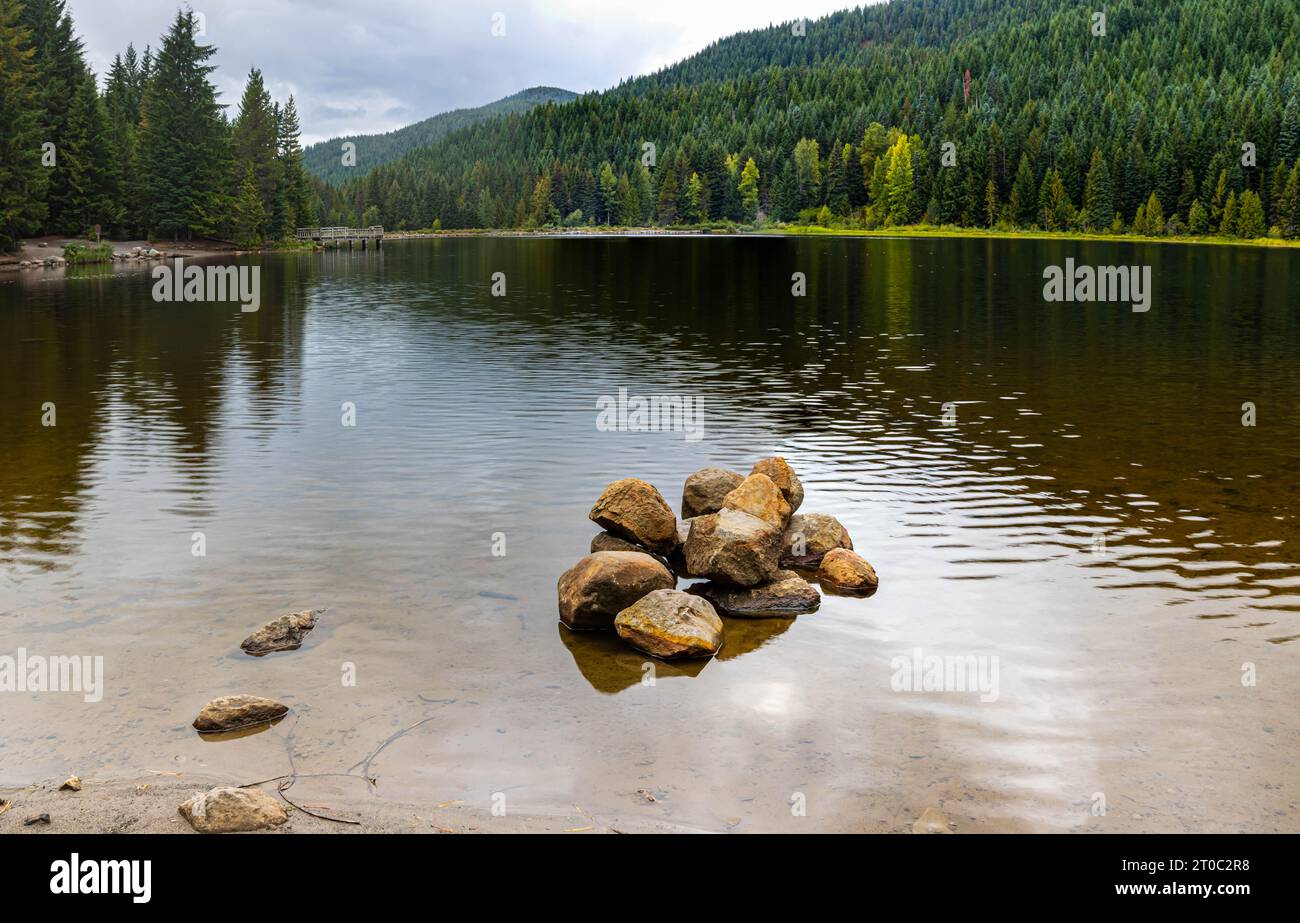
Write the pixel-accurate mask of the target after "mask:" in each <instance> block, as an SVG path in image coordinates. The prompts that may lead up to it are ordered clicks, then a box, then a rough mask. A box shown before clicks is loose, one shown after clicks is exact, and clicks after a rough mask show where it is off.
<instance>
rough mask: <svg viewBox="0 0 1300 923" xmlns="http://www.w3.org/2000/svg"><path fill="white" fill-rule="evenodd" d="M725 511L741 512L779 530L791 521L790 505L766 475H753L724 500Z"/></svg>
mask: <svg viewBox="0 0 1300 923" xmlns="http://www.w3.org/2000/svg"><path fill="white" fill-rule="evenodd" d="M722 508H723V509H725V510H740V511H741V512H742V513H748V514H749V515H751V516H757V517H758V518H759V519H761V520H763V521H764V522H766V523H769V524H770V525H772V526H775V527H776V528H778V529H784V528H785V525H786V523H788V522H789V521H790V513H791V510H790V504H789V503H787V502H786V500H785V497H784V496H783V495H782V494H781V490H780V489H779V488H778V487H777V486H776V484H774V483H773V482H772V479H771V478H770V477H768V476H767V475H766V474H751V475H750V476H749V477H747V478H745V480H743V481H741V482H740V486H739V487H737V488H736V489H735V490H733V491H732V492H731V493H729V494H727V496H726V497H724V498H723V500H722Z"/></svg>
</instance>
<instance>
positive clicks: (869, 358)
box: [0, 238, 1300, 831]
mask: <svg viewBox="0 0 1300 923" xmlns="http://www.w3.org/2000/svg"><path fill="white" fill-rule="evenodd" d="M1069 256H1073V257H1074V258H1075V259H1076V260H1077V261H1078V262H1080V263H1092V264H1119V263H1123V264H1129V263H1139V264H1148V265H1150V266H1152V267H1153V278H1154V293H1153V299H1152V306H1151V310H1150V311H1149V312H1148V313H1145V314H1142V313H1133V312H1131V311H1130V310H1128V308H1127V307H1124V306H1120V305H1079V304H1045V303H1044V302H1043V300H1042V297H1041V291H1042V270H1043V267H1044V266H1046V265H1049V264H1061V263H1063V262H1064V260H1065V258H1066V257H1069ZM249 260H250V262H253V263H255V264H259V265H260V266H261V272H262V275H261V280H262V289H263V291H262V307H261V310H260V311H258V312H257V313H242V312H241V311H240V310H239V308H238V305H227V304H220V305H218V304H157V303H155V302H153V301H152V300H151V298H150V295H149V292H150V287H151V285H152V280H151V279H150V278H149V275H148V273H147V272H143V271H139V270H126V269H119V270H116V271H114V270H89V271H81V272H73V273H70V274H69V275H68V276H67V277H66V278H65V277H63V276H61V275H56V274H55V273H53V272H49V273H46V274H43V275H42V274H32V273H28V274H25V275H23V276H11V277H9V278H5V279H3V280H0V360H2V361H0V456H2V467H0V654H13V653H14V652H15V651H16V649H18V648H19V647H23V648H25V649H27V650H28V651H29V652H31V653H38V654H46V655H55V654H59V655H63V654H84V655H102V656H103V657H104V659H105V671H106V686H105V694H104V699H103V701H102V702H99V703H95V704H87V703H84V702H83V701H82V700H81V697H79V696H77V695H74V694H54V693H46V694H31V693H23V692H6V693H0V709H2V711H0V785H26V784H28V783H31V782H34V781H40V780H45V779H49V778H53V777H55V776H57V775H58V774H60V773H63V772H66V771H68V770H69V769H70V768H76V769H77V770H78V771H79V772H80V774H81V775H82V776H83V777H92V776H93V777H99V778H106V779H131V778H136V777H140V776H143V775H146V774H148V773H150V772H160V771H166V772H181V773H195V774H202V775H205V776H212V777H220V778H229V779H230V780H231V781H233V782H244V781H252V780H254V779H260V778H265V777H269V776H273V775H276V774H277V773H280V772H284V771H286V768H285V766H286V763H285V761H286V752H287V751H288V750H291V751H292V753H293V755H294V758H295V761H296V765H297V767H298V769H299V770H300V771H304V772H306V771H317V772H331V771H339V772H342V771H346V770H348V769H349V768H351V767H354V766H355V765H356V764H357V762H358V761H359V760H362V759H364V758H365V756H366V755H367V754H369V753H371V752H372V751H374V750H375V748H376V747H378V746H379V745H380V744H381V743H383V741H384V740H385V739H387V738H389V737H390V736H391V735H393V734H395V733H396V732H398V731H400V730H402V729H403V728H408V727H410V726H411V725H414V724H415V723H416V722H419V721H421V720H422V719H425V718H430V719H431V720H429V721H427V722H425V723H424V724H422V725H420V726H419V727H418V728H416V729H415V730H413V731H411V732H410V733H408V734H406V735H405V736H401V737H399V738H397V739H395V740H394V741H393V743H391V744H390V745H389V746H388V747H386V748H385V749H384V750H383V751H382V753H381V754H380V755H379V756H377V757H376V758H375V760H374V761H373V764H372V765H371V766H370V767H369V769H368V772H369V774H370V775H372V776H374V777H375V778H376V784H374V785H367V784H366V783H364V782H358V786H356V787H355V788H354V789H348V790H347V791H346V792H343V793H338V792H336V793H334V794H332V795H331V797H332V798H351V799H352V801H351V802H350V804H349V805H348V806H349V807H350V808H351V809H353V810H356V811H364V810H365V809H366V805H367V804H368V803H373V802H374V801H375V800H376V799H380V800H390V801H393V802H401V803H412V804H425V803H428V804H432V803H445V802H451V801H460V802H462V803H464V804H466V805H471V806H481V807H482V809H483V810H484V811H486V810H487V809H488V808H490V807H491V805H492V800H491V799H492V797H493V795H494V793H505V797H506V801H507V803H508V805H509V810H510V811H511V812H517V813H520V814H561V813H572V811H573V808H574V806H575V805H577V806H580V807H581V809H582V811H583V812H584V813H589V814H590V815H591V816H592V817H593V818H596V820H597V821H599V822H600V823H605V822H607V821H606V819H607V818H620V821H619V822H620V823H629V824H630V823H632V822H633V821H635V822H638V823H642V824H660V823H661V824H664V825H667V826H672V827H681V828H688V829H707V830H729V829H730V830H901V829H905V828H906V827H908V826H910V823H911V820H912V819H914V818H915V817H916V815H917V814H918V813H919V812H920V811H921V810H922V809H923V808H925V807H926V806H928V805H942V806H943V807H944V809H945V810H946V811H947V812H948V813H949V815H950V816H951V817H952V818H953V819H954V820H956V821H957V822H958V824H959V829H961V830H1094V829H1095V830H1126V829H1137V830H1220V829H1222V830H1236V829H1248V830H1291V831H1294V830H1300V822H1298V821H1297V811H1296V804H1297V801H1298V800H1300V772H1298V767H1297V763H1298V762H1300V713H1298V712H1297V709H1296V700H1297V692H1300V680H1298V677H1300V660H1297V658H1298V657H1300V548H1298V546H1297V539H1300V535H1298V534H1297V531H1298V530H1297V519H1296V510H1295V506H1296V498H1297V486H1296V485H1297V483H1300V451H1298V449H1300V400H1298V398H1300V309H1298V308H1297V305H1300V297H1298V296H1300V253H1296V252H1294V251H1292V252H1284V251H1277V252H1272V251H1267V250H1251V249H1237V248H1227V247H1204V248H1200V247H1186V246H1141V245H1134V246H1131V245H1110V244H1099V243H1066V242H1058V241H1048V242H1004V241H996V242H987V241H966V240H959V241H937V240H919V241H905V240H867V241H863V240H849V239H816V240H786V239H777V238H770V239H769V238H712V239H711V238H670V239H635V238H634V239H576V240H575V239H449V240H440V241H409V242H397V241H393V242H390V243H389V244H388V245H386V246H385V248H384V249H383V250H382V251H381V252H380V253H374V252H370V253H361V252H355V253H349V252H347V251H341V252H326V253H316V254H294V255H282V256H281V255H277V256H265V257H261V258H249ZM495 272H504V273H505V274H506V280H507V286H508V293H507V295H506V296H505V297H492V296H491V294H490V284H491V276H492V274H493V273H495ZM794 272H803V273H805V274H806V275H807V279H808V295H807V297H805V298H795V297H792V296H791V274H792V273H794ZM620 388H627V389H628V391H629V393H631V394H633V395H657V394H677V395H683V396H691V397H695V398H699V399H702V400H703V402H704V408H705V417H704V423H705V433H704V438H703V439H701V440H699V441H690V440H687V439H685V438H683V434H681V433H673V432H663V433H634V432H603V431H600V430H598V429H597V427H596V413H597V412H596V402H597V399H598V398H600V397H601V396H603V395H616V394H617V393H618V390H619V389H620ZM46 402H53V403H54V405H55V407H56V411H57V425H56V426H53V427H49V426H42V407H43V405H44V404H46ZM344 402H352V403H354V404H355V407H356V425H355V426H353V427H345V426H343V425H341V407H342V405H343V404H344ZM1246 402H1250V403H1252V404H1253V405H1254V407H1255V413H1256V420H1257V425H1255V426H1253V427H1247V426H1243V425H1242V418H1243V412H1244V411H1243V404H1245V403H1246ZM948 403H951V404H953V405H954V406H955V413H956V421H955V424H949V423H946V422H945V420H944V415H943V409H944V405H945V404H948ZM769 454H781V455H784V456H785V457H786V458H787V459H789V460H790V461H791V462H792V463H793V465H794V466H795V467H796V469H797V470H798V472H799V474H800V475H801V477H802V478H803V482H804V485H805V487H806V489H807V498H806V500H805V502H804V506H803V510H804V511H805V512H816V511H820V512H828V513H832V514H834V515H836V516H838V517H839V518H840V519H841V520H842V521H843V522H844V523H845V525H846V526H847V527H848V528H849V530H850V532H851V533H852V535H853V538H854V542H855V545H856V547H857V548H858V550H859V551H861V552H862V553H863V554H864V555H865V556H866V557H867V558H868V559H869V560H871V561H872V563H873V564H874V565H875V567H876V569H877V570H878V571H879V573H880V575H881V589H880V591H879V592H878V593H877V594H876V595H875V596H874V597H872V598H870V599H867V600H857V599H845V598H835V597H827V598H825V599H824V601H823V604H822V607H821V609H820V611H818V612H816V613H815V614H811V615H806V616H803V617H800V618H798V619H794V620H764V621H748V622H746V621H732V620H729V621H728V622H727V626H726V642H725V646H724V648H723V650H722V653H721V655H720V656H719V657H718V658H717V659H716V660H714V661H711V662H709V663H707V664H703V665H701V664H698V663H696V664H691V665H681V664H678V665H664V664H661V665H659V666H658V668H657V671H656V673H657V681H656V682H655V683H654V685H646V684H645V683H643V677H644V675H645V674H644V672H643V663H644V662H645V658H644V657H642V656H641V655H639V654H637V653H635V652H634V651H632V650H631V649H629V648H627V647H625V646H623V645H622V644H621V642H619V641H618V640H617V638H613V637H611V636H599V635H589V634H588V635H574V634H571V633H569V632H567V631H566V630H564V629H562V628H561V627H559V626H558V624H557V621H556V606H555V581H556V579H557V578H558V576H559V575H560V573H562V572H563V571H564V570H565V569H566V568H567V567H569V566H570V565H571V564H572V563H573V562H575V561H576V560H577V559H578V558H579V557H581V556H582V555H583V554H585V553H586V552H587V549H588V544H589V542H590V539H591V537H592V535H593V534H594V533H595V531H596V530H595V527H594V526H593V525H592V524H591V523H590V522H588V520H587V518H586V514H587V510H588V509H589V508H590V506H591V503H592V501H593V500H594V499H595V497H596V496H597V495H598V494H599V493H600V491H601V489H602V488H603V487H604V485H605V484H606V483H608V482H609V481H611V480H613V479H615V478H617V477H623V476H639V477H643V478H646V479H647V480H650V481H651V482H653V483H654V484H656V485H657V486H658V487H659V488H660V489H661V491H662V492H663V493H664V495H665V496H666V497H667V498H668V499H669V502H670V503H671V504H672V505H673V506H674V507H676V506H678V504H679V500H680V496H681V486H682V481H683V480H684V479H685V477H686V475H688V474H689V473H690V472H691V471H693V470H695V469H697V468H700V467H703V466H705V465H722V466H725V467H730V468H735V469H739V470H742V471H748V469H749V466H750V465H751V464H752V462H753V461H754V460H756V459H757V458H759V457H762V456H764V455H769ZM195 533H202V534H203V540H204V541H205V542H206V555H205V556H203V557H196V556H195V555H194V554H193V553H192V548H193V545H194V541H195V538H196V536H195ZM496 533H502V534H503V535H504V537H505V547H506V554H505V555H504V556H494V555H493V553H492V550H493V540H494V538H493V537H494V534H496ZM308 607H328V608H329V612H328V613H327V615H326V616H325V618H324V620H323V622H322V623H321V627H319V628H318V629H317V630H316V632H315V633H314V634H313V635H312V637H311V639H310V640H309V642H308V643H307V644H306V645H305V646H304V647H303V648H302V649H301V650H299V651H297V652H294V653H289V654H281V655H273V656H271V657H268V658H264V659H255V658H250V657H246V656H244V655H243V654H242V653H240V651H239V649H238V644H239V641H240V640H242V639H243V638H244V637H245V636H246V635H248V634H249V633H250V632H251V631H252V630H253V629H255V628H256V627H258V626H259V625H261V624H262V623H263V622H265V621H267V620H269V619H270V618H272V617H274V616H276V615H278V614H281V613H284V612H287V611H291V610H297V609H303V608H308ZM917 649H920V651H921V655H922V656H945V655H947V656H959V657H970V656H973V657H980V658H993V657H996V658H997V664H998V678H999V684H998V689H997V697H996V700H995V701H981V696H980V695H979V693H978V692H963V691H924V690H922V691H912V692H909V691H906V690H902V691H900V690H896V689H894V688H892V687H893V685H897V683H891V680H894V679H895V678H896V673H897V665H896V663H894V662H893V661H894V660H895V658H899V657H904V658H908V659H910V658H912V657H913V656H914V655H915V652H916V651H917ZM984 662H985V663H991V662H992V661H991V660H988V661H984ZM348 670H355V675H356V683H355V685H352V686H349V685H344V683H343V681H342V676H343V674H344V673H345V672H346V671H348ZM234 692H248V693H256V694H262V695H268V696H272V697H274V698H277V699H279V700H281V701H283V702H285V703H286V704H289V705H290V706H292V707H293V709H294V713H295V717H293V718H291V719H289V720H287V721H286V722H282V723H281V724H280V725H279V726H277V727H276V728H274V729H272V730H269V731H266V732H264V733H261V734H257V735H253V736H249V737H244V738H240V739H237V740H227V741H218V742H208V741H204V740H200V739H199V738H198V737H197V736H196V735H195V734H194V732H193V731H192V729H190V727H189V723H190V721H191V720H192V719H193V717H194V715H195V713H196V712H197V710H198V708H199V707H200V706H201V705H202V704H203V703H204V702H205V701H207V700H208V699H210V698H212V697H213V696H216V695H219V694H226V693H234ZM986 698H987V697H986ZM290 734H291V735H292V737H291V738H290ZM300 784H301V787H302V789H303V791H304V795H303V797H304V798H308V799H309V798H310V796H309V795H308V794H307V789H308V788H309V783H308V782H307V781H303V782H302V783H300ZM343 788H344V789H346V788H347V786H346V785H345V786H343ZM638 790H646V791H651V792H654V793H655V795H656V800H655V802H653V803H650V802H647V801H646V800H645V799H644V797H643V796H640V795H638V794H637V791H638ZM1099 794H1100V795H1101V796H1102V798H1104V802H1105V804H1106V813H1105V815H1104V816H1094V809H1095V806H1096V805H1097V804H1098V803H1099V798H1098V795H1099ZM792 801H794V802H796V804H801V803H802V804H806V816H800V812H799V811H797V810H796V811H792V810H791V804H792ZM622 819H630V820H627V821H625V820H622Z"/></svg>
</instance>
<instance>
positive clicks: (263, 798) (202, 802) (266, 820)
mask: <svg viewBox="0 0 1300 923" xmlns="http://www.w3.org/2000/svg"><path fill="white" fill-rule="evenodd" d="M178 810H179V811H180V814H181V816H182V817H184V818H185V819H186V820H187V821H189V822H190V826H191V827H193V828H194V829H195V830H197V831H198V832H199V833H241V832H244V831H248V830H262V829H264V828H266V827H275V826H278V825H279V824H283V823H284V822H285V821H287V820H288V819H289V812H288V811H286V810H285V809H284V805H282V804H280V802H278V801H276V800H275V799H274V798H272V797H271V796H270V795H268V794H267V793H266V792H264V791H261V790H260V789H256V788H231V787H229V786H223V787H220V788H214V789H212V790H211V791H207V792H197V793H195V795H194V797H192V798H190V799H189V800H188V801H186V802H184V803H182V804H181V806H180V808H179V809H178Z"/></svg>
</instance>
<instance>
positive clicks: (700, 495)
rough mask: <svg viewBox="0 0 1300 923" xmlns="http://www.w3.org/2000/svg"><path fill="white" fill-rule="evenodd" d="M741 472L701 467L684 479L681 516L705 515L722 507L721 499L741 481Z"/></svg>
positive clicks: (743, 478) (684, 517) (686, 517)
mask: <svg viewBox="0 0 1300 923" xmlns="http://www.w3.org/2000/svg"><path fill="white" fill-rule="evenodd" d="M744 480H745V476H744V475H743V474H738V473H736V472H735V471H728V470H727V469H726V468H701V469H700V470H699V471H697V472H695V473H694V474H692V475H691V476H690V477H688V478H687V479H686V486H685V487H683V488H682V518H683V519H691V518H692V517H695V516H706V515H708V514H709V513H716V512H717V511H718V510H720V509H722V501H723V500H724V499H726V496H727V494H729V493H731V492H732V491H733V490H735V489H736V488H737V487H739V486H740V484H741V482H742V481H744Z"/></svg>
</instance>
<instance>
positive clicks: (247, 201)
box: [230, 164, 266, 247]
mask: <svg viewBox="0 0 1300 923" xmlns="http://www.w3.org/2000/svg"><path fill="white" fill-rule="evenodd" d="M265 225H266V212H265V211H264V210H263V208H262V196H261V194H260V193H259V192H258V190H257V179H256V176H255V175H254V173H253V167H252V165H251V164H250V165H248V166H246V167H244V177H243V179H242V180H241V181H240V184H239V194H238V195H237V196H236V197H235V200H234V208H233V212H232V220H231V222H230V226H231V233H232V235H233V237H234V240H235V243H237V244H239V245H240V246H241V247H255V246H257V245H258V244H259V243H261V240H262V238H261V229H262V228H263V227H264V226H265Z"/></svg>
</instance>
